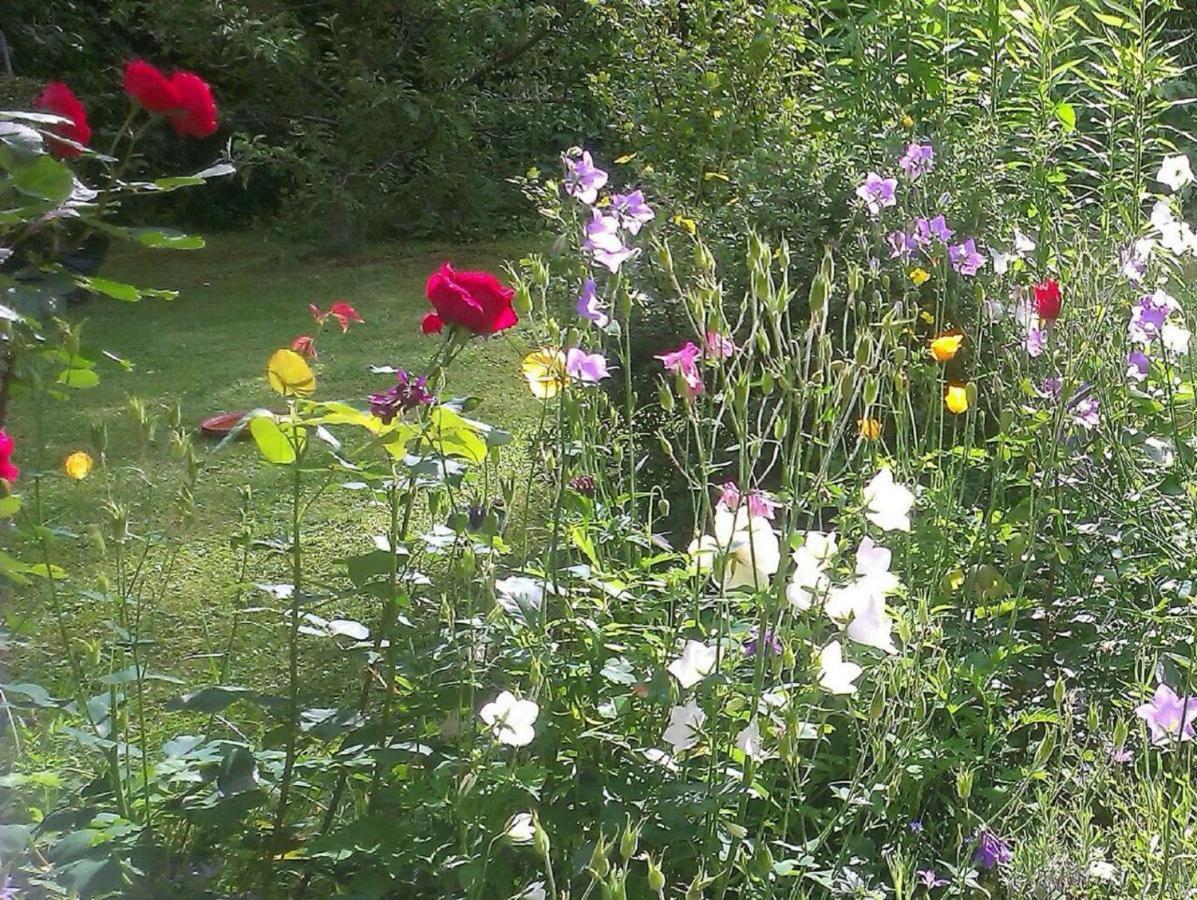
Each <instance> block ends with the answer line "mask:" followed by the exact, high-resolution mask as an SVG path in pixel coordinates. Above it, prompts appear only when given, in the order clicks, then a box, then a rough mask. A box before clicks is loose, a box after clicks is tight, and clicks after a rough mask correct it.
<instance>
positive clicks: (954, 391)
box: [944, 384, 968, 415]
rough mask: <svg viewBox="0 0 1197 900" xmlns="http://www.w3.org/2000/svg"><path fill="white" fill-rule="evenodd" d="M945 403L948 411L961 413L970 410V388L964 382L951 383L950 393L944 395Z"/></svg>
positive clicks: (949, 386)
mask: <svg viewBox="0 0 1197 900" xmlns="http://www.w3.org/2000/svg"><path fill="white" fill-rule="evenodd" d="M944 404H945V405H946V406H947V408H948V412H951V413H955V414H956V415H960V414H961V413H962V412H967V411H968V388H966V387H965V386H964V385H962V384H949V385H948V393H947V395H946V396H945V397H944Z"/></svg>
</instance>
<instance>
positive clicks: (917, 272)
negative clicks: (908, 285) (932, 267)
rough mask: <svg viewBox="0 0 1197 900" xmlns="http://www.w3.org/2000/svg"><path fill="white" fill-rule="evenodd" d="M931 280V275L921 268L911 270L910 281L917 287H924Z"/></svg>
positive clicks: (916, 267)
mask: <svg viewBox="0 0 1197 900" xmlns="http://www.w3.org/2000/svg"><path fill="white" fill-rule="evenodd" d="M930 278H931V273H930V272H928V271H927V270H926V269H924V268H922V267H921V266H915V267H914V268H913V269H911V270H910V280H911V281H913V282H914V286H915V287H922V286H923V285H924V284H926V283H927V281H928V280H929V279H930Z"/></svg>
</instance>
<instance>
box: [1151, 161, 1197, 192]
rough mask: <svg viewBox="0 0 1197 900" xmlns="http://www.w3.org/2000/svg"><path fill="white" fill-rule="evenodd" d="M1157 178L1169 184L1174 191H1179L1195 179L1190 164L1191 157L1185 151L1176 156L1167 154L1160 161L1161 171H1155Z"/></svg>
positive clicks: (1162, 182)
mask: <svg viewBox="0 0 1197 900" xmlns="http://www.w3.org/2000/svg"><path fill="white" fill-rule="evenodd" d="M1155 180H1156V181H1158V182H1159V183H1160V184H1164V185H1167V186H1168V188H1169V189H1170V190H1172V191H1179V190H1180V189H1181V188H1182V187H1184V186H1185V185H1186V184H1189V183H1190V182H1192V180H1193V170H1192V168H1191V167H1190V166H1189V158H1188V157H1187V156H1185V155H1184V154H1183V153H1178V154H1176V155H1175V156H1165V157H1164V161H1163V162H1162V163H1160V168H1159V171H1158V172H1156V173H1155Z"/></svg>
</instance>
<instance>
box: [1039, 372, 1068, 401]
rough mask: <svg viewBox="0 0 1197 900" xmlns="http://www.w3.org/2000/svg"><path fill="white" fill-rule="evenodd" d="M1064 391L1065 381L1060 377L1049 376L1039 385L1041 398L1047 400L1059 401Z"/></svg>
mask: <svg viewBox="0 0 1197 900" xmlns="http://www.w3.org/2000/svg"><path fill="white" fill-rule="evenodd" d="M1063 391H1064V379H1063V378H1061V377H1060V376H1059V375H1049V376H1048V377H1047V378H1044V379H1043V383H1042V384H1041V385H1039V396H1040V397H1043V398H1044V399H1045V400H1053V401H1054V400H1059V399H1060V395H1061V394H1062V393H1063Z"/></svg>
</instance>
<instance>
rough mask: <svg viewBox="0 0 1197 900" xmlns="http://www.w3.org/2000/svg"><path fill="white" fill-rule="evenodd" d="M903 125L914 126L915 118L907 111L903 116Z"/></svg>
mask: <svg viewBox="0 0 1197 900" xmlns="http://www.w3.org/2000/svg"><path fill="white" fill-rule="evenodd" d="M902 125H903V126H905V127H906V128H913V127H914V119H912V118H910V114H909V113H906V114H905V115H904V116H902Z"/></svg>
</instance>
